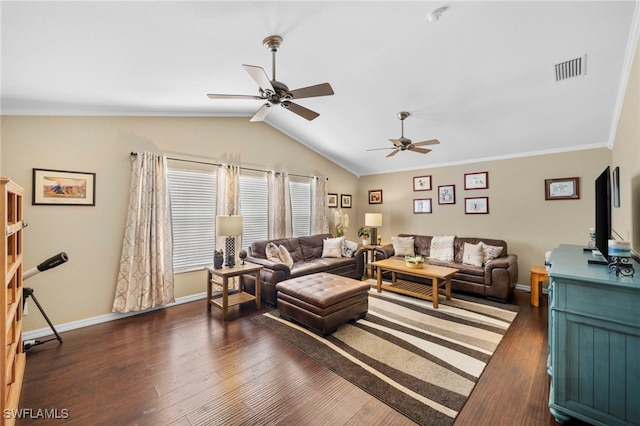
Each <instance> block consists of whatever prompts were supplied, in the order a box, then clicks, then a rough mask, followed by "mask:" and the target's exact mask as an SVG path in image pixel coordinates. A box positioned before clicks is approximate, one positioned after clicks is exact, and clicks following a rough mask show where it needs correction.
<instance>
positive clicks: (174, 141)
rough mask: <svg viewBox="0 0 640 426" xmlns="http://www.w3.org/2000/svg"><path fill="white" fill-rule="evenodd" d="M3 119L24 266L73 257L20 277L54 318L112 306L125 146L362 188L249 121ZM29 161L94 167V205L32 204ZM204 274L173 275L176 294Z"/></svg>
mask: <svg viewBox="0 0 640 426" xmlns="http://www.w3.org/2000/svg"><path fill="white" fill-rule="evenodd" d="M1 124H2V153H3V157H2V174H3V175H5V176H8V177H10V178H11V179H13V180H14V181H16V182H17V183H18V184H19V185H21V186H22V187H23V188H25V189H26V190H27V195H26V197H25V209H24V216H25V218H26V221H27V222H28V224H29V225H28V227H27V229H26V230H25V239H24V246H25V257H24V266H25V268H26V269H29V268H31V267H34V266H36V265H37V264H39V263H40V262H41V261H43V260H45V259H46V258H48V257H50V256H52V255H54V254H57V253H59V252H61V251H64V252H66V253H67V254H68V255H69V262H67V263H66V264H63V265H61V266H58V267H57V268H54V269H51V270H49V271H46V272H44V273H40V274H37V275H35V276H33V277H32V278H30V279H28V280H27V281H26V282H25V284H26V285H27V286H29V287H33V288H34V290H35V294H36V295H37V297H38V300H39V301H40V303H41V304H42V305H44V308H45V310H46V312H47V314H48V315H49V317H50V318H51V319H52V321H53V322H54V324H63V323H67V322H72V321H79V320H83V319H87V318H92V317H96V316H100V315H105V314H109V313H110V312H111V305H112V302H113V294H114V290H115V282H116V276H117V272H118V265H119V260H120V250H121V244H122V235H123V227H124V222H125V216H126V208H127V202H128V195H127V194H128V188H129V178H130V156H129V153H130V152H131V151H139V152H142V151H156V152H164V153H167V154H168V155H169V156H172V157H180V158H188V159H197V160H201V161H212V162H233V163H236V164H240V165H242V166H245V167H253V168H260V169H274V170H285V171H287V172H289V173H297V174H304V175H324V176H327V177H328V178H329V190H330V191H331V192H338V193H347V194H355V193H356V191H357V187H358V179H357V177H356V176H354V175H353V174H351V173H349V172H347V171H345V170H344V169H342V168H340V167H338V166H336V165H335V164H334V163H332V162H330V161H328V160H326V159H325V158H323V157H321V156H319V155H318V154H316V153H315V152H313V151H311V150H309V149H308V148H306V147H305V146H303V145H301V144H300V143H298V142H296V141H294V140H292V139H291V138H289V137H288V136H285V135H283V134H282V133H280V132H278V131H276V130H274V129H273V128H272V127H270V126H268V125H266V124H264V123H250V122H249V120H248V119H246V118H189V117H183V118H180V117H20V116H3V117H2V123H1ZM33 168H45V169H57V170H72V171H86V172H95V173H96V184H97V188H96V206H95V207H88V206H82V207H68V206H32V205H31V186H32V183H31V181H32V177H31V175H32V169H33ZM351 210H352V211H355V210H356V209H355V208H354V209H351ZM350 231H352V232H353V233H354V234H353V237H354V238H355V230H350ZM205 281H206V277H205V274H204V272H195V273H189V274H180V275H177V277H176V297H182V296H188V295H192V294H197V293H202V292H203V291H204V290H205V287H204V285H205ZM29 308H30V309H29V310H30V314H29V315H27V316H26V317H25V322H24V329H25V331H29V330H34V329H39V328H43V327H46V323H45V322H44V320H43V319H42V317H41V315H40V314H39V313H37V312H34V310H35V306H29Z"/></svg>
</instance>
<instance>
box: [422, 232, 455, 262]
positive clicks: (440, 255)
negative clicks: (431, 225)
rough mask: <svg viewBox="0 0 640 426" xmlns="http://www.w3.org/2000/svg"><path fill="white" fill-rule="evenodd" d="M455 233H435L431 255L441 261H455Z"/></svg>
mask: <svg viewBox="0 0 640 426" xmlns="http://www.w3.org/2000/svg"><path fill="white" fill-rule="evenodd" d="M455 238H456V237H455V236H454V235H435V236H434V237H433V239H432V240H431V249H430V254H429V257H430V258H431V259H436V260H439V261H441V262H452V261H453V240H454V239H455Z"/></svg>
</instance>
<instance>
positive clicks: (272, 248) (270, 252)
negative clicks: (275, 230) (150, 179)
mask: <svg viewBox="0 0 640 426" xmlns="http://www.w3.org/2000/svg"><path fill="white" fill-rule="evenodd" d="M264 254H265V256H267V260H270V261H271V262H280V255H279V254H278V246H277V245H275V244H274V243H269V244H267V246H266V247H265V249H264Z"/></svg>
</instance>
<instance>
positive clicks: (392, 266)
mask: <svg viewBox="0 0 640 426" xmlns="http://www.w3.org/2000/svg"><path fill="white" fill-rule="evenodd" d="M372 265H373V266H374V267H375V268H376V277H377V279H378V293H380V292H382V290H383V289H384V290H388V291H392V292H395V293H402V294H406V295H409V296H413V297H418V298H420V299H425V300H431V301H432V302H433V308H434V309H438V280H443V281H444V282H445V297H446V298H447V300H451V276H452V275H453V274H455V273H456V272H458V269H456V268H448V267H446V266H436V265H429V264H426V263H425V265H424V267H422V268H409V267H408V266H407V265H406V263H405V261H404V260H401V259H393V258H391V259H383V260H378V261H376V262H373V263H372ZM385 271H389V272H391V284H382V273H383V272H385ZM398 272H400V273H403V274H405V275H410V276H413V277H422V278H428V279H430V280H431V286H429V285H427V284H420V283H413V282H409V281H397V280H396V275H397V273H398Z"/></svg>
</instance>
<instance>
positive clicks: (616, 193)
mask: <svg viewBox="0 0 640 426" xmlns="http://www.w3.org/2000/svg"><path fill="white" fill-rule="evenodd" d="M613 207H620V167H616V168H615V169H613Z"/></svg>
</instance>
